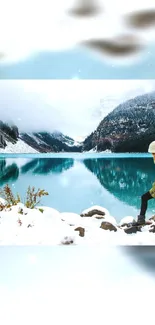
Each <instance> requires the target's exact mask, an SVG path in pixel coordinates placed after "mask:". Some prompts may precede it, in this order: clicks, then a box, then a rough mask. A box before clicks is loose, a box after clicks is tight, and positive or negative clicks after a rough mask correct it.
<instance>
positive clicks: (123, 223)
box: [119, 216, 136, 227]
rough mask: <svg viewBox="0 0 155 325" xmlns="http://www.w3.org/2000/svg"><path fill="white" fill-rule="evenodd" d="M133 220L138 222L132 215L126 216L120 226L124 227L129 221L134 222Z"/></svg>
mask: <svg viewBox="0 0 155 325" xmlns="http://www.w3.org/2000/svg"><path fill="white" fill-rule="evenodd" d="M132 222H136V220H135V219H134V218H133V217H131V216H127V217H124V218H123V219H122V220H121V221H120V223H119V226H121V227H124V226H127V225H128V224H129V223H132Z"/></svg>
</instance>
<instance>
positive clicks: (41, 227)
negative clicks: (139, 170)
mask: <svg viewBox="0 0 155 325" xmlns="http://www.w3.org/2000/svg"><path fill="white" fill-rule="evenodd" d="M1 200H2V199H1ZM39 208H41V209H43V210H44V211H43V212H41V211H40V210H39ZM94 209H98V211H100V212H101V213H103V214H104V216H103V215H102V216H101V215H99V214H98V213H96V214H93V215H92V216H80V215H78V214H75V213H67V212H66V213H65V212H64V213H60V212H59V211H57V210H55V209H52V208H49V207H44V206H43V207H38V208H36V209H28V208H26V207H25V206H24V205H23V204H21V203H19V204H18V205H17V206H13V207H12V208H10V209H5V210H3V211H1V212H0V244H1V245H27V244H28V245H36V244H39V245H48V244H50V245H62V244H72V245H88V244H89V245H100V244H102V245H109V244H110V245H111V244H112V245H135V244H136V245H137V244H138V245H154V244H155V234H154V233H151V232H149V229H150V226H145V227H143V229H142V231H141V232H137V233H133V234H127V233H125V232H124V229H126V225H125V226H124V224H128V223H130V222H132V221H133V217H132V216H127V217H125V218H123V219H122V220H121V222H120V224H119V225H117V222H116V220H115V218H114V217H112V216H111V215H110V213H109V211H107V210H106V209H105V208H103V207H98V206H94V207H91V208H89V209H87V210H85V211H83V213H84V215H85V214H89V213H90V212H91V211H93V210H94ZM105 222H106V225H108V228H107V230H106V229H102V228H100V226H101V224H102V223H103V224H104V225H105ZM153 224H155V222H153ZM79 227H80V228H79ZM111 227H112V228H114V229H115V230H116V231H113V230H110V229H111Z"/></svg>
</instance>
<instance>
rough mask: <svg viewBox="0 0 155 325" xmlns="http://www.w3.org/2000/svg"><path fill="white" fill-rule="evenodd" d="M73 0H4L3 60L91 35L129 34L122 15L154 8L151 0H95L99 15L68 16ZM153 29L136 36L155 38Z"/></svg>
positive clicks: (1, 16) (0, 35) (0, 12)
mask: <svg viewBox="0 0 155 325" xmlns="http://www.w3.org/2000/svg"><path fill="white" fill-rule="evenodd" d="M76 3H78V0H65V1H62V0H57V1H54V0H40V1H39V2H38V1H37V0H25V1H20V0H14V1H12V0H5V1H3V4H2V5H1V10H0V30H1V33H0V44H1V52H2V53H4V55H6V56H5V57H4V61H5V62H8V61H14V60H15V61H16V60H19V59H23V58H25V57H26V56H28V55H30V54H33V53H35V52H36V51H46V50H50V51H51V50H52V51H53V50H54V51H55V50H63V49H69V48H71V47H74V46H75V45H76V44H78V43H80V42H81V41H83V40H86V39H91V38H92V37H94V38H98V37H106V38H107V37H113V36H115V35H118V34H119V33H122V32H123V33H126V32H127V33H131V32H132V31H131V30H130V29H129V28H127V27H126V26H125V25H124V24H123V21H122V15H123V14H125V13H126V12H130V11H134V10H136V9H141V8H144V9H146V8H155V3H154V0H145V1H143V2H142V1H141V0H137V1H134V2H133V1H129V2H126V1H123V0H118V1H113V0H98V3H99V4H100V7H101V8H102V9H103V12H102V11H101V12H100V15H99V16H98V17H95V18H89V19H88V18H87V19H76V18H73V17H71V16H69V15H68V10H69V9H71V8H73V6H74V5H76ZM153 32H154V31H153ZM153 32H152V31H149V32H148V31H147V32H145V31H143V32H137V35H138V34H140V35H142V36H143V37H144V39H145V40H147V41H149V40H153V39H154V33H153ZM134 34H135V31H134Z"/></svg>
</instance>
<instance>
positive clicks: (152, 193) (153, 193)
mask: <svg viewBox="0 0 155 325" xmlns="http://www.w3.org/2000/svg"><path fill="white" fill-rule="evenodd" d="M148 152H150V153H152V156H153V160H154V164H155V141H153V142H151V143H150V145H149V148H148ZM153 198H155V182H154V183H153V185H152V188H151V189H150V190H149V191H148V192H146V193H145V194H143V195H142V196H141V209H140V214H139V216H138V220H137V223H138V224H143V223H145V213H146V210H147V204H148V201H149V200H150V199H153Z"/></svg>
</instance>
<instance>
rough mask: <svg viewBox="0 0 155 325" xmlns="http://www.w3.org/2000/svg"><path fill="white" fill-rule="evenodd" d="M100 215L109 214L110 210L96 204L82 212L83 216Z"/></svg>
mask: <svg viewBox="0 0 155 325" xmlns="http://www.w3.org/2000/svg"><path fill="white" fill-rule="evenodd" d="M96 214H97V215H100V216H105V215H107V216H109V215H110V214H109V211H108V210H107V209H105V208H103V207H100V206H98V205H95V206H93V207H91V208H89V209H86V210H84V211H83V212H82V213H81V217H92V216H94V215H96Z"/></svg>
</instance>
